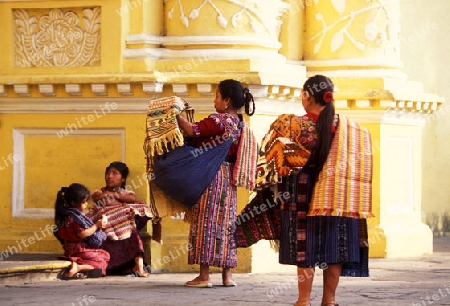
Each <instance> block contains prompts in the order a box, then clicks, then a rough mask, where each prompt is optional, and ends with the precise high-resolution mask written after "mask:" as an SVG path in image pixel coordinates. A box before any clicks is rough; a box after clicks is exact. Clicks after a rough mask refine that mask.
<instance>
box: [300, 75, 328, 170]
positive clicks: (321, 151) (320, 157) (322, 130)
mask: <svg viewBox="0 0 450 306" xmlns="http://www.w3.org/2000/svg"><path fill="white" fill-rule="evenodd" d="M303 91H307V92H308V93H309V95H311V96H313V97H314V100H315V101H316V103H319V104H320V105H322V106H324V109H323V110H322V111H321V112H320V115H319V119H318V120H317V130H318V134H319V140H318V142H317V145H316V147H315V149H314V162H315V173H316V175H318V174H319V172H320V171H321V170H322V168H323V165H324V163H325V161H326V159H327V157H328V153H329V152H330V148H331V142H332V141H333V137H334V135H333V133H332V125H333V122H334V116H335V109H334V105H333V103H332V100H333V91H334V84H333V82H332V81H331V80H330V79H329V78H328V77H326V76H323V75H315V76H312V77H310V78H308V79H307V80H306V82H305V84H304V85H303Z"/></svg>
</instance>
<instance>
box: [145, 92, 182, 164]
mask: <svg viewBox="0 0 450 306" xmlns="http://www.w3.org/2000/svg"><path fill="white" fill-rule="evenodd" d="M186 106H187V103H186V101H184V100H183V99H181V98H179V97H176V96H172V97H164V98H158V99H153V100H150V103H149V105H148V112H147V121H146V123H147V124H146V130H147V137H146V138H145V142H144V151H145V155H146V157H147V172H150V171H151V169H152V166H153V161H154V158H155V156H157V155H162V154H164V153H166V152H168V151H169V150H170V149H173V148H176V147H178V146H181V145H183V134H182V132H181V130H180V128H179V127H178V122H177V119H176V116H177V115H178V114H181V112H182V111H183V110H184V109H185V108H186Z"/></svg>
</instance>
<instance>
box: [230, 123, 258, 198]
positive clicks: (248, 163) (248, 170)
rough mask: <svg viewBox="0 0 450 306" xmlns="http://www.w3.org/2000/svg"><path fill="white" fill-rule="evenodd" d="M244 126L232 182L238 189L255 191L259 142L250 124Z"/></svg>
mask: <svg viewBox="0 0 450 306" xmlns="http://www.w3.org/2000/svg"><path fill="white" fill-rule="evenodd" d="M242 124H243V126H242V132H241V139H240V141H239V147H238V151H237V156H236V162H235V164H234V169H233V177H232V181H231V182H232V184H234V185H236V186H238V187H244V188H246V189H248V190H253V189H254V188H255V177H256V160H257V157H258V141H257V140H256V137H255V135H254V134H253V132H252V130H251V129H250V127H249V126H248V124H246V123H245V122H242Z"/></svg>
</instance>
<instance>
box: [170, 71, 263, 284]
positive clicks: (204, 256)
mask: <svg viewBox="0 0 450 306" xmlns="http://www.w3.org/2000/svg"><path fill="white" fill-rule="evenodd" d="M251 101H253V96H252V95H251V93H250V92H249V90H248V89H247V88H244V87H243V86H242V84H241V83H240V82H238V81H236V80H224V81H222V82H220V83H219V86H218V88H217V90H216V96H215V99H214V106H215V109H216V111H217V113H215V114H211V115H209V116H208V117H207V118H205V119H203V120H201V121H200V122H196V123H190V122H189V121H187V120H186V119H185V118H184V117H182V116H180V115H178V116H177V120H178V125H179V127H180V128H181V129H182V130H183V131H184V132H185V133H186V134H187V136H188V137H191V141H190V142H189V143H188V144H189V145H192V146H194V147H196V148H202V149H205V150H208V149H210V148H212V147H215V146H217V145H218V144H220V143H222V142H224V141H226V140H228V139H232V144H231V147H230V148H229V150H228V154H227V156H226V158H225V160H224V161H223V163H222V164H221V167H220V169H219V171H218V172H217V174H216V176H215V177H214V179H213V181H212V182H211V183H210V184H209V186H208V187H207V189H206V190H205V191H204V193H203V194H202V196H201V197H200V200H199V201H198V202H197V203H196V204H195V205H194V206H193V207H192V210H191V211H190V212H188V213H187V214H186V216H187V218H188V221H190V231H189V245H190V247H189V251H188V264H191V265H193V264H199V265H200V273H199V276H197V277H196V278H194V279H193V280H190V281H188V282H186V283H185V286H187V287H212V283H211V279H210V275H209V267H210V266H214V267H220V268H222V283H223V285H224V286H227V287H232V286H236V282H235V281H234V280H233V278H232V275H231V268H235V267H236V265H237V258H236V249H235V245H234V239H233V233H232V232H230V231H229V227H230V225H231V224H232V223H233V222H234V220H235V217H236V192H237V188H236V185H235V184H233V183H232V178H233V171H235V170H234V169H233V168H234V165H235V163H236V159H237V158H238V156H237V152H238V147H239V144H240V141H241V135H242V128H243V126H244V122H243V119H242V116H241V115H239V114H238V112H239V110H240V109H241V108H242V107H243V106H245V113H246V114H247V115H249V116H251V115H253V113H254V102H253V110H252V112H250V102H251ZM255 158H256V157H255ZM249 162H251V161H249ZM255 165H256V159H255Z"/></svg>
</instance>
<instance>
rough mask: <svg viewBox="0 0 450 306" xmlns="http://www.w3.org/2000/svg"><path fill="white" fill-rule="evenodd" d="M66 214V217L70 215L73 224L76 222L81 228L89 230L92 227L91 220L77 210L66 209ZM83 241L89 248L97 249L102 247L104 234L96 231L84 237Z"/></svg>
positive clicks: (104, 238)
mask: <svg viewBox="0 0 450 306" xmlns="http://www.w3.org/2000/svg"><path fill="white" fill-rule="evenodd" d="M66 212H67V215H71V216H72V217H73V218H74V220H75V222H77V223H78V224H79V225H80V226H81V227H82V228H90V227H91V226H92V225H94V222H92V220H91V219H89V218H88V217H87V216H86V215H85V214H83V213H82V212H81V211H80V210H78V209H77V208H72V207H71V208H68V209H67V210H66ZM84 240H85V241H86V243H87V244H89V245H90V246H91V247H93V248H98V247H99V246H101V245H102V243H103V241H105V240H106V234H105V233H104V232H103V231H102V230H101V229H97V230H96V231H95V232H94V233H93V234H92V235H91V236H89V237H86V238H85V239H84Z"/></svg>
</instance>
